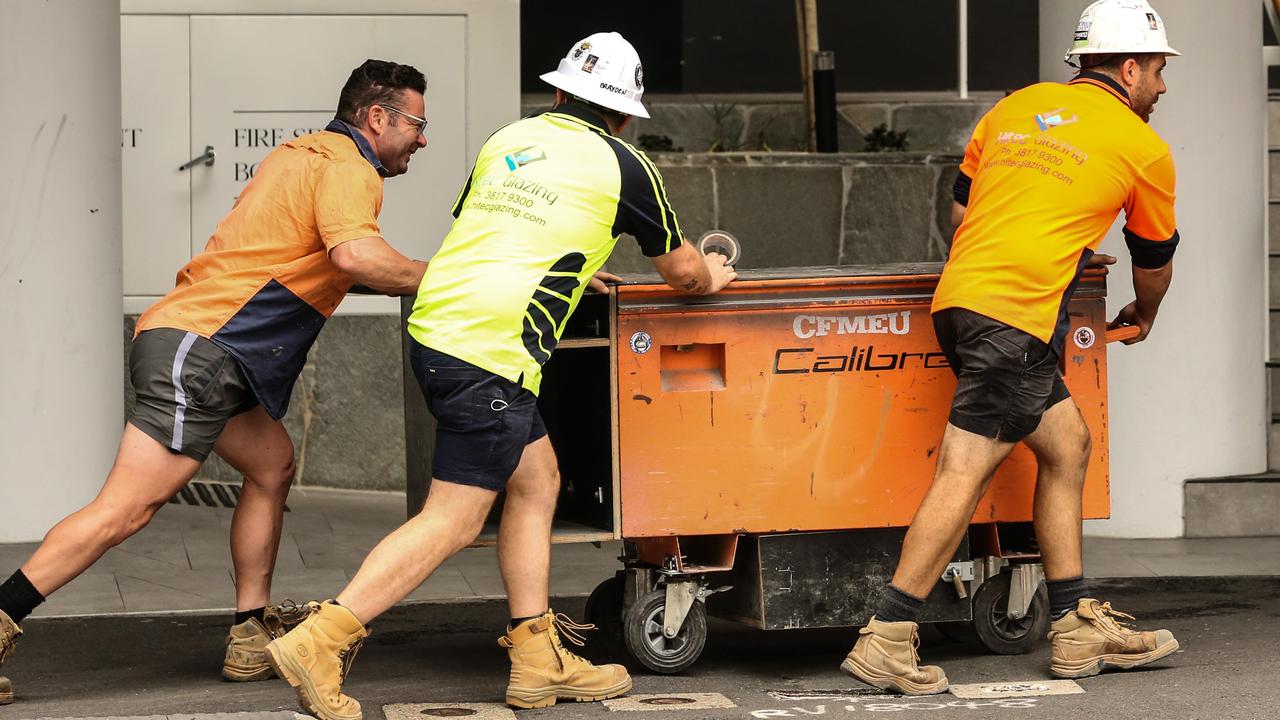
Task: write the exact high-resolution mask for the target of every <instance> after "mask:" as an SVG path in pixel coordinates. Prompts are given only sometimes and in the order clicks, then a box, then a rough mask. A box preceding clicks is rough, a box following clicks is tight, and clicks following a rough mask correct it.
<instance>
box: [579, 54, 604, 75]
mask: <svg viewBox="0 0 1280 720" xmlns="http://www.w3.org/2000/svg"><path fill="white" fill-rule="evenodd" d="M599 61H600V58H598V57H596V56H595V55H588V56H587V61H586V62H584V63H582V72H584V73H589V72H592V71H593V70H595V69H596V63H597V62H599Z"/></svg>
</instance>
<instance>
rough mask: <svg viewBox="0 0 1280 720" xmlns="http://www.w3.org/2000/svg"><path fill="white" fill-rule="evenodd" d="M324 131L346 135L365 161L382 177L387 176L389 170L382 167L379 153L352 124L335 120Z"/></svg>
mask: <svg viewBox="0 0 1280 720" xmlns="http://www.w3.org/2000/svg"><path fill="white" fill-rule="evenodd" d="M324 129H325V130H328V131H329V132H335V133H338V134H339V135H346V136H347V137H349V138H351V139H352V140H353V141H354V142H355V144H356V147H357V148H358V149H359V150H360V154H361V155H363V156H364V159H365V160H368V161H369V164H370V165H372V166H373V169H374V170H377V171H378V175H380V176H382V177H386V176H387V169H386V168H385V167H383V166H382V161H381V160H379V159H378V155H377V153H375V152H374V151H373V146H372V145H370V144H369V141H368V140H366V139H365V137H364V134H363V133H361V132H360V131H359V130H357V129H355V127H354V126H353V125H351V123H349V122H347V121H345V120H340V119H338V118H334V119H332V120H330V121H329V124H328V125H325V127H324Z"/></svg>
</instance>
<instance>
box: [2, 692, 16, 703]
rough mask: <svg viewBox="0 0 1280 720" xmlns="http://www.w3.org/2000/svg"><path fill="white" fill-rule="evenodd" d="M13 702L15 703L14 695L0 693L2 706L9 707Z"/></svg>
mask: <svg viewBox="0 0 1280 720" xmlns="http://www.w3.org/2000/svg"><path fill="white" fill-rule="evenodd" d="M11 702H13V693H11V692H6V693H0V705H8V704H9V703H11Z"/></svg>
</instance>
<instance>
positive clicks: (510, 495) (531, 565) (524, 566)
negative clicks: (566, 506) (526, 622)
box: [498, 436, 560, 618]
mask: <svg viewBox="0 0 1280 720" xmlns="http://www.w3.org/2000/svg"><path fill="white" fill-rule="evenodd" d="M559 495H560V471H559V469H558V467H557V465H556V454H555V450H553V449H552V447H551V440H550V439H549V438H547V437H545V436H544V437H542V438H540V439H538V440H535V441H533V442H532V443H529V445H528V446H526V447H525V449H524V453H523V454H522V455H521V456H520V464H519V465H518V466H517V467H516V471H515V473H513V474H512V475H511V480H510V482H508V483H507V499H506V502H505V504H504V505H503V507H502V523H501V525H500V526H499V528H498V565H499V567H500V568H501V569H502V582H503V584H505V585H506V588H507V605H508V606H509V608H510V610H511V617H513V618H522V617H533V616H534V615H541V614H542V613H544V612H546V610H547V605H548V601H547V593H548V583H549V579H550V575H551V521H552V517H553V516H554V515H555V510H556V499H557V498H558V497H559Z"/></svg>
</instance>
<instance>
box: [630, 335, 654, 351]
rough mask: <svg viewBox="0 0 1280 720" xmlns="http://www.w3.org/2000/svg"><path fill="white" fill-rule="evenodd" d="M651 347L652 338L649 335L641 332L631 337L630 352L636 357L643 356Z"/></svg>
mask: <svg viewBox="0 0 1280 720" xmlns="http://www.w3.org/2000/svg"><path fill="white" fill-rule="evenodd" d="M652 347H653V338H651V337H649V333H647V332H645V331H643V330H641V331H640V332H638V333H636V334H634V335H632V336H631V352H633V353H635V354H637V355H643V354H645V353H647V352H649V348H652Z"/></svg>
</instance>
